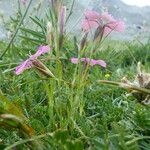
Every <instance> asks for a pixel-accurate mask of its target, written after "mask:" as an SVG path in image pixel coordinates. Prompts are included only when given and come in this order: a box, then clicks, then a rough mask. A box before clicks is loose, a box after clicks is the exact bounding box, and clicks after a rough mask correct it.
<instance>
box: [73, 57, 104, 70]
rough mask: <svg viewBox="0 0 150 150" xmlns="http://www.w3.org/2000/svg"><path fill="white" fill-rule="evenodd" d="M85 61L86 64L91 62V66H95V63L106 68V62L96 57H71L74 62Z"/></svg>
mask: <svg viewBox="0 0 150 150" xmlns="http://www.w3.org/2000/svg"><path fill="white" fill-rule="evenodd" d="M80 61H81V62H84V63H85V64H89V65H90V66H95V65H99V66H101V67H104V68H106V62H105V61H103V60H100V59H99V60H95V59H90V58H81V59H78V58H74V57H73V58H71V62H72V63H73V64H78V63H79V62H80Z"/></svg>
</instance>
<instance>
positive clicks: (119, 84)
mask: <svg viewBox="0 0 150 150" xmlns="http://www.w3.org/2000/svg"><path fill="white" fill-rule="evenodd" d="M98 82H100V83H104V84H111V85H115V86H119V87H122V88H125V89H130V90H135V91H138V92H140V93H146V94H150V90H148V89H146V88H141V87H137V86H134V85H129V84H126V83H121V82H115V81H107V80H99V81H98Z"/></svg>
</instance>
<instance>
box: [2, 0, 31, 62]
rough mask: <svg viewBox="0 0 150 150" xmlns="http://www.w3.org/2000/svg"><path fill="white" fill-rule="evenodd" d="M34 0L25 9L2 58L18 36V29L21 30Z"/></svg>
mask: <svg viewBox="0 0 150 150" xmlns="http://www.w3.org/2000/svg"><path fill="white" fill-rule="evenodd" d="M32 1H33V0H30V2H29V4H28V6H27V8H26V10H25V13H24V15H23V17H22V19H21V20H20V22H19V24H18V26H17V28H16V31H15V33H14V35H13V37H12V39H11V40H10V42H9V44H8V46H7V47H6V49H5V51H4V52H3V53H2V55H1V56H0V59H2V58H3V56H4V55H5V54H6V52H7V51H8V50H9V48H10V46H11V44H12V43H13V41H14V39H15V37H16V35H17V33H18V31H19V28H20V26H21V25H22V23H23V21H24V19H25V17H26V15H27V12H28V10H29V8H30V6H31V3H32Z"/></svg>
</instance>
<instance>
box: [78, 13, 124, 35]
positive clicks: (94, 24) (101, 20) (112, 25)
mask: <svg viewBox="0 0 150 150" xmlns="http://www.w3.org/2000/svg"><path fill="white" fill-rule="evenodd" d="M84 16H85V17H84V19H83V21H82V24H81V26H82V29H83V31H84V32H89V31H90V30H91V29H92V28H98V27H99V26H100V27H104V33H105V34H109V33H110V32H111V31H113V30H114V31H118V32H122V31H124V28H125V26H124V22H123V21H120V20H116V19H114V18H113V17H112V16H111V15H110V14H108V12H104V13H103V14H102V15H101V14H99V13H97V12H96V11H91V10H87V11H86V12H85V13H84Z"/></svg>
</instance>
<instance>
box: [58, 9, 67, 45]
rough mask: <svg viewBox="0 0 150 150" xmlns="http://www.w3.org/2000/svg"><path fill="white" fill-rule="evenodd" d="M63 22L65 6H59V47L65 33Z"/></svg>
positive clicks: (64, 20) (64, 19)
mask: <svg viewBox="0 0 150 150" xmlns="http://www.w3.org/2000/svg"><path fill="white" fill-rule="evenodd" d="M65 22H66V6H61V8H60V13H59V20H58V24H59V25H58V26H59V47H61V46H62V44H63V39H64V33H65Z"/></svg>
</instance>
